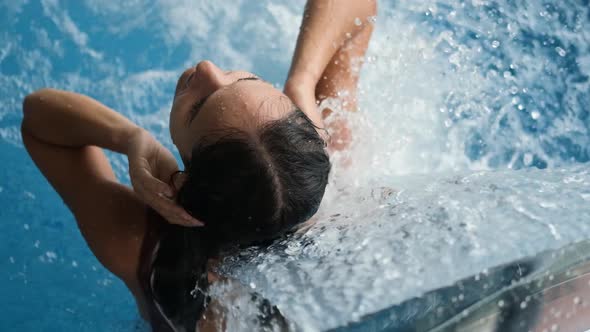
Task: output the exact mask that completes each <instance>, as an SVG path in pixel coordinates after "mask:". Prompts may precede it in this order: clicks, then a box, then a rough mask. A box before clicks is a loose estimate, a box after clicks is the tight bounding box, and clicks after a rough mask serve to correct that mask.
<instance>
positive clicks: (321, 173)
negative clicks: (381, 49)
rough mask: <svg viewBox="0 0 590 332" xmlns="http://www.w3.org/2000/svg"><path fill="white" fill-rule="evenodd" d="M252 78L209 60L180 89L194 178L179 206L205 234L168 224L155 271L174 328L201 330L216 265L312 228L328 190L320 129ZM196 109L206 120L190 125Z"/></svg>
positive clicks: (156, 292) (186, 181)
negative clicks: (242, 249)
mask: <svg viewBox="0 0 590 332" xmlns="http://www.w3.org/2000/svg"><path fill="white" fill-rule="evenodd" d="M201 70H203V71H209V73H208V74H207V75H208V76H207V79H206V82H205V81H203V80H200V81H199V84H202V86H201V87H197V86H193V85H192V82H195V83H196V82H197V81H196V80H197V79H198V77H196V76H195V75H199V74H198V73H200V71H201ZM190 75H192V76H191V77H188V76H190ZM250 77H252V76H251V74H246V73H244V72H232V73H224V72H222V71H221V70H219V69H218V68H217V67H215V66H214V65H213V64H211V63H209V62H204V63H203V62H202V63H200V64H199V65H198V66H197V68H196V69H195V71H194V72H193V71H191V70H189V71H187V72H185V73H184V74H183V75H182V76H181V79H180V81H179V87H178V88H177V94H176V97H175V102H174V106H173V109H172V114H171V119H170V130H171V134H172V138H173V140H174V143H175V144H176V146H177V147H178V149H179V151H180V154H181V156H182V158H183V161H184V163H185V171H184V172H183V174H182V175H183V180H182V181H181V184H180V188H179V189H178V192H177V196H176V199H177V202H178V203H179V204H180V205H181V206H182V207H183V208H184V209H185V210H186V211H187V212H189V213H190V214H191V215H193V216H194V217H196V218H197V219H199V220H201V221H203V222H204V223H205V226H204V227H196V228H187V227H181V226H176V225H171V224H168V225H167V229H166V231H164V232H163V233H162V236H161V240H160V244H159V249H158V253H157V257H156V259H155V260H154V262H153V265H152V276H151V279H152V293H153V296H154V299H155V301H156V303H157V304H158V306H159V308H160V311H161V312H162V313H163V314H164V315H165V316H166V317H167V320H168V321H170V322H171V323H172V324H173V325H175V326H185V327H187V328H190V327H191V326H194V323H195V321H196V320H197V319H198V318H199V317H200V314H201V313H202V311H203V306H204V304H205V302H206V298H205V293H204V290H206V289H207V286H208V280H207V277H206V275H207V271H206V263H207V260H208V258H210V257H212V256H214V255H216V254H217V253H218V252H219V250H220V249H222V248H223V247H227V246H231V245H238V244H252V243H254V242H257V241H264V240H270V239H273V238H275V237H277V236H279V235H281V234H283V233H285V232H286V231H288V230H290V229H292V228H293V226H295V225H297V224H300V223H302V222H304V221H306V220H308V219H309V218H310V217H311V216H312V215H313V214H314V213H315V212H316V211H317V209H318V207H319V205H320V202H321V200H322V197H323V195H324V191H325V188H326V185H327V182H328V174H329V172H330V161H329V158H328V155H327V152H326V150H325V142H324V140H323V139H322V138H321V137H320V135H319V133H318V131H317V128H316V126H315V125H314V124H313V123H312V121H311V120H310V119H309V117H307V116H306V115H305V114H304V113H303V112H302V111H301V110H299V109H298V108H297V107H296V106H295V105H293V104H292V103H291V102H290V100H288V98H287V97H286V96H284V95H283V94H282V93H280V92H279V91H278V90H276V89H274V88H273V87H272V86H271V85H269V84H268V83H264V82H260V81H254V80H251V79H250ZM239 80H240V81H239ZM185 81H188V82H189V83H188V85H187V86H186V87H183V86H182V85H183V84H184V83H183V82H185ZM195 85H196V84H195ZM187 89H188V91H187ZM188 93H192V94H194V95H192V96H189V95H187V94H188ZM207 96H208V98H207ZM203 98H207V100H206V102H205V103H204V104H203V103H202V102H200V100H202V99H203ZM194 103H200V104H201V105H197V106H198V107H197V106H192V105H194ZM191 108H196V109H195V111H197V114H195V115H194V120H193V121H192V122H191V123H189V124H186V123H184V122H183V120H186V121H189V120H190V118H191V114H190V113H189V112H190V109H191ZM187 109H188V110H187ZM183 125H184V126H186V127H182V126H183Z"/></svg>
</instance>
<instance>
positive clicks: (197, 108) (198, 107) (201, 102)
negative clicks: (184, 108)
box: [188, 76, 260, 125]
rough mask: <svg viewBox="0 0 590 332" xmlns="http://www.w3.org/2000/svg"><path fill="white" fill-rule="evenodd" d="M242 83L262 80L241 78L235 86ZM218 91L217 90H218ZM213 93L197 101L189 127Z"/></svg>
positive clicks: (193, 106) (192, 108) (192, 109)
mask: <svg viewBox="0 0 590 332" xmlns="http://www.w3.org/2000/svg"><path fill="white" fill-rule="evenodd" d="M240 81H260V78H258V77H256V76H250V77H243V78H240V79H238V80H236V81H235V82H234V83H233V84H235V83H237V82H240ZM216 91H217V90H216ZM213 93H215V92H213ZM213 93H211V94H209V95H207V96H205V97H204V98H202V99H200V100H197V101H196V102H195V103H194V104H193V105H192V106H191V109H190V111H189V119H188V125H190V124H191V123H192V122H193V120H194V118H195V117H196V116H197V114H198V113H199V112H200V111H201V108H203V105H205V103H206V102H207V99H209V97H211V95H213Z"/></svg>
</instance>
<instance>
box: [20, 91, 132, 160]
mask: <svg viewBox="0 0 590 332" xmlns="http://www.w3.org/2000/svg"><path fill="white" fill-rule="evenodd" d="M23 114H24V116H23V122H22V129H23V130H24V131H27V132H29V133H31V134H32V135H34V136H35V137H36V138H37V139H39V140H42V141H44V142H46V143H49V144H55V145H59V146H63V147H72V148H79V147H83V146H87V145H94V146H98V147H101V148H105V149H109V150H112V151H115V152H119V153H123V154H125V153H127V147H128V144H127V142H128V141H129V139H130V138H131V136H132V135H134V134H135V133H136V132H137V131H139V130H141V128H140V127H138V126H137V125H135V124H134V123H132V122H131V121H129V120H128V119H127V118H126V117H124V116H123V115H121V114H119V113H117V112H115V111H113V110H112V109H110V108H108V107H106V106H105V105H103V104H101V103H99V102H98V101H96V100H94V99H92V98H90V97H87V96H84V95H81V94H77V93H73V92H68V91H61V90H55V89H41V90H38V91H36V92H34V93H31V94H30V95H28V96H26V97H25V100H24V103H23Z"/></svg>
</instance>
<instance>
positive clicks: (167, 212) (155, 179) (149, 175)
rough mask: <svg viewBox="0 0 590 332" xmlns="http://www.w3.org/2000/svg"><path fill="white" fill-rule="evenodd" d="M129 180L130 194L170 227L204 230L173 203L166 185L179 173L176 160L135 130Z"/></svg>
mask: <svg viewBox="0 0 590 332" xmlns="http://www.w3.org/2000/svg"><path fill="white" fill-rule="evenodd" d="M127 159H128V160H129V176H130V178H131V184H132V185H133V190H134V191H135V192H136V193H137V195H138V196H139V197H140V199H141V200H143V201H144V202H145V203H146V204H148V205H149V206H151V207H152V208H153V209H154V210H156V212H158V213H159V214H160V215H161V216H163V217H164V218H166V220H168V222H170V223H172V224H177V225H182V226H203V225H204V224H203V223H202V222H200V221H198V220H196V219H194V218H193V217H191V216H190V215H189V214H188V213H187V212H186V211H185V210H184V209H183V208H182V207H181V206H179V205H177V204H176V202H175V201H174V200H173V198H174V196H175V195H176V193H175V192H174V191H173V189H172V188H170V186H169V185H167V184H166V182H165V181H167V180H168V179H169V178H170V175H171V174H172V173H174V172H176V171H178V164H177V163H176V159H175V158H174V156H173V155H172V153H171V152H170V151H168V149H166V148H165V147H164V146H162V144H160V142H158V141H157V140H156V139H155V138H154V137H153V136H152V135H151V134H150V133H149V132H148V131H146V130H144V129H138V130H137V131H135V132H134V133H133V134H132V135H131V136H130V138H129V141H128V147H127Z"/></svg>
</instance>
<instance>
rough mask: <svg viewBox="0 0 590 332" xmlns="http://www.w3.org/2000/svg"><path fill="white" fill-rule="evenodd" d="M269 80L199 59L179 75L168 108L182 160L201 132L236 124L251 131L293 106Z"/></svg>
mask: <svg viewBox="0 0 590 332" xmlns="http://www.w3.org/2000/svg"><path fill="white" fill-rule="evenodd" d="M294 107H295V106H294V105H293V103H292V102H291V101H290V100H289V98H288V97H287V96H285V95H284V94H283V93H282V92H281V91H279V90H277V89H275V88H274V87H273V86H272V85H271V84H269V83H267V82H265V81H263V80H261V79H259V78H258V77H256V76H255V75H253V74H252V73H248V72H245V71H224V70H221V69H220V68H219V67H217V66H215V65H214V64H213V63H212V62H210V61H202V62H199V63H198V64H197V66H195V67H193V68H189V69H187V70H185V71H184V73H182V75H180V78H179V79H178V83H177V84H176V92H175V94H174V102H173V103H172V110H171V112H170V135H171V137H172V142H173V143H174V145H176V147H177V148H178V151H179V153H180V156H181V157H182V160H183V161H184V162H185V166H186V161H188V160H190V159H191V150H192V148H193V146H194V145H195V143H197V142H198V141H199V139H200V138H202V137H203V136H204V135H207V134H211V133H215V132H216V131H221V132H222V131H223V129H228V128H237V129H241V130H244V131H251V130H252V131H253V130H255V129H256V128H257V127H258V126H259V125H260V124H262V123H264V122H266V121H272V120H277V119H280V118H283V117H284V116H286V115H287V114H288V113H289V112H291V111H293V109H294Z"/></svg>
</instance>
